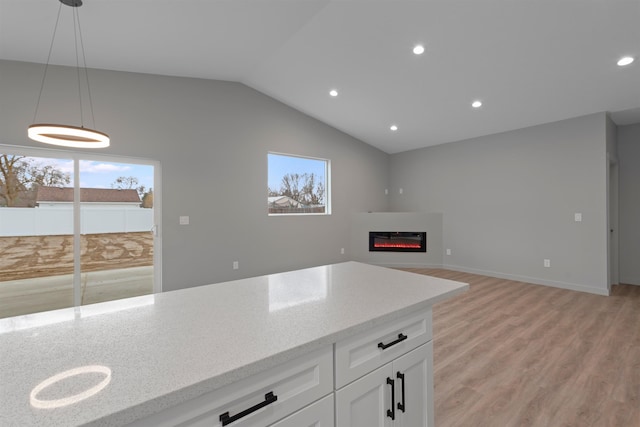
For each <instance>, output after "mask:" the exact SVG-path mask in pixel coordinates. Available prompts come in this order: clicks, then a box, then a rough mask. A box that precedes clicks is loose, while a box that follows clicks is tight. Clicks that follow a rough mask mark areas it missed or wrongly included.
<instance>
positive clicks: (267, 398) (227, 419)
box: [220, 391, 278, 426]
mask: <svg viewBox="0 0 640 427" xmlns="http://www.w3.org/2000/svg"><path fill="white" fill-rule="evenodd" d="M276 400H278V396H276V395H275V394H273V392H272V391H270V392H269V393H267V394H265V395H264V402H260V403H258V404H257V405H255V406H252V407H251V408H249V409H245V410H244V411H242V412H238V413H237V414H235V415H234V416H233V417H231V416H229V412H225V413H224V414H222V415H220V422H222V425H223V426H226V425H228V424H231V423H232V422H234V421H238V420H239V419H240V418H242V417H246V416H247V415H249V414H250V413H252V412H255V411H257V410H258V409H261V408H264V407H265V406H267V405H270V404H272V403H273V402H275V401H276Z"/></svg>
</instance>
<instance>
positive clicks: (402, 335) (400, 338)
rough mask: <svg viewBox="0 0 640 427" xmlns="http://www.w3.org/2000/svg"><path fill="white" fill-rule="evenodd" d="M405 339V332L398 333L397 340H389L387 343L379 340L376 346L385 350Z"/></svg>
mask: <svg viewBox="0 0 640 427" xmlns="http://www.w3.org/2000/svg"><path fill="white" fill-rule="evenodd" d="M406 339H407V336H406V335H405V334H402V333H401V334H398V339H397V340H395V341H391V342H390V343H389V344H384V343H382V342H379V343H378V348H381V349H383V350H385V349H387V348H389V347H391V346H392V345H396V344H398V343H399V342H402V341H404V340H406Z"/></svg>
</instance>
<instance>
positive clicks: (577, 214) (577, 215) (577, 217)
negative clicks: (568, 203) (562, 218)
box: [573, 212, 582, 222]
mask: <svg viewBox="0 0 640 427" xmlns="http://www.w3.org/2000/svg"><path fill="white" fill-rule="evenodd" d="M573 219H574V220H575V221H576V222H582V214H581V213H579V212H576V213H575V214H574V215H573Z"/></svg>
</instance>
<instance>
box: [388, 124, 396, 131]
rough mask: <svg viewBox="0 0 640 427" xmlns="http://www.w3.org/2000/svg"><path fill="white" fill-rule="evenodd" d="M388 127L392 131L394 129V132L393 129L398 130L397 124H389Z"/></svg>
mask: <svg viewBox="0 0 640 427" xmlns="http://www.w3.org/2000/svg"><path fill="white" fill-rule="evenodd" d="M389 129H391V130H392V131H394V132H395V131H397V130H398V126H396V125H391V126H389Z"/></svg>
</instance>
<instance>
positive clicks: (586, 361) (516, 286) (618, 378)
mask: <svg viewBox="0 0 640 427" xmlns="http://www.w3.org/2000/svg"><path fill="white" fill-rule="evenodd" d="M404 270H406V271H411V272H415V273H419V274H428V275H431V276H436V277H442V278H446V279H452V280H457V281H460V282H466V283H469V284H470V289H469V291H468V292H466V293H464V294H462V295H459V296H457V297H455V298H453V299H451V300H448V301H445V302H442V303H439V304H437V305H435V306H434V310H433V330H434V383H435V418H436V426H437V427H452V426H473V427H483V426H487V427H488V426H491V427H508V426H514V427H516V426H517V427H523V426H540V427H542V426H544V427H556V426H557V427H569V426H575V427H589V426H593V427H601V426H602V427H609V426H611V427H614V426H615V427H627V426H629V427H639V426H640V286H631V285H618V286H614V288H613V294H612V296H609V297H603V296H598V295H592V294H587V293H582V292H575V291H569V290H564V289H556V288H550V287H545V286H539V285H532V284H527V283H522V282H515V281H510V280H505V279H497V278H492V277H486V276H479V275H475V274H468V273H460V272H455V271H448V270H441V269H404Z"/></svg>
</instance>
